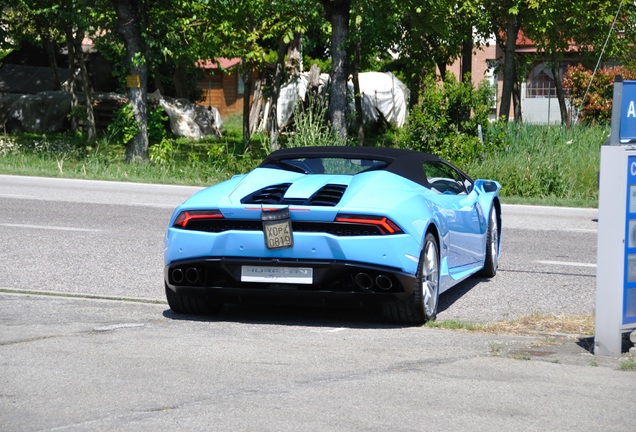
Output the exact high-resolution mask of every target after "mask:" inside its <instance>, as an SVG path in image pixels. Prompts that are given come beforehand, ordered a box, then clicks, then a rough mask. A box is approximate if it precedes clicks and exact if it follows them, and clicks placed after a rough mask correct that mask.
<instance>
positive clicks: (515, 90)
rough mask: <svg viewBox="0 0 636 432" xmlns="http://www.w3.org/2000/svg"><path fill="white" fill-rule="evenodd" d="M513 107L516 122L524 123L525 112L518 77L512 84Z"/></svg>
mask: <svg viewBox="0 0 636 432" xmlns="http://www.w3.org/2000/svg"><path fill="white" fill-rule="evenodd" d="M515 70H516V68H515ZM516 76H517V73H516V72H515V77H516ZM512 107H513V112H514V118H515V123H522V122H523V114H522V112H521V84H520V83H519V80H518V79H515V82H514V84H513V86H512Z"/></svg>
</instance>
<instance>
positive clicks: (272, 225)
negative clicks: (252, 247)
mask: <svg viewBox="0 0 636 432" xmlns="http://www.w3.org/2000/svg"><path fill="white" fill-rule="evenodd" d="M261 220H262V221H263V233H264V234H265V245H266V246H267V249H282V248H290V247H292V246H293V245H294V233H293V231H292V224H291V219H290V215H289V207H285V208H281V209H276V210H269V209H263V211H262V213H261Z"/></svg>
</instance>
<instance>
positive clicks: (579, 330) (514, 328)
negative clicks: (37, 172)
mask: <svg viewBox="0 0 636 432" xmlns="http://www.w3.org/2000/svg"><path fill="white" fill-rule="evenodd" d="M426 326H427V327H431V328H442V329H449V330H465V331H474V332H481V333H492V334H527V333H556V334H572V335H592V334H594V315H550V314H539V313H533V314H532V315H529V316H526V317H522V318H518V319H515V320H510V321H499V322H495V323H483V324H482V323H471V322H464V321H458V320H448V321H432V322H431V321H429V322H427V323H426Z"/></svg>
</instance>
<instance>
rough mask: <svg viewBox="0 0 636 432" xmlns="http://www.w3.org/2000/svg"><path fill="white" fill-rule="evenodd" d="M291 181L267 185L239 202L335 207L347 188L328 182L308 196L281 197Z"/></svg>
mask: <svg viewBox="0 0 636 432" xmlns="http://www.w3.org/2000/svg"><path fill="white" fill-rule="evenodd" d="M289 186H291V183H281V184H278V185H272V186H267V187H264V188H262V189H259V190H257V191H256V192H254V193H251V194H249V195H247V196H246V197H244V198H243V199H242V200H241V204H286V205H306V206H327V207H335V206H336V205H338V203H339V202H340V199H341V198H342V195H343V194H344V192H345V190H347V186H346V185H341V184H328V185H325V186H323V187H321V188H320V189H319V190H318V191H317V192H316V193H314V194H313V195H312V196H310V197H309V198H283V197H284V196H285V193H286V192H287V189H289Z"/></svg>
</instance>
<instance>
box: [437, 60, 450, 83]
mask: <svg viewBox="0 0 636 432" xmlns="http://www.w3.org/2000/svg"><path fill="white" fill-rule="evenodd" d="M435 64H437V69H439V76H440V78H441V79H442V81H443V80H444V79H446V68H447V67H448V65H447V64H446V62H445V61H441V60H440V61H436V62H435Z"/></svg>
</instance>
